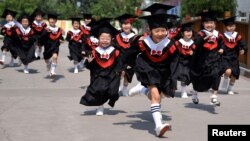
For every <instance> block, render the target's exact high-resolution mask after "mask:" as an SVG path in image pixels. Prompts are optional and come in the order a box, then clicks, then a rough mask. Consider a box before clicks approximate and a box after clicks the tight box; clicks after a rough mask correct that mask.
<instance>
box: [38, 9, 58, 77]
mask: <svg viewBox="0 0 250 141" xmlns="http://www.w3.org/2000/svg"><path fill="white" fill-rule="evenodd" d="M57 17H58V14H52V13H51V14H48V21H49V25H48V27H47V28H46V30H45V31H44V32H43V33H42V35H41V37H40V39H39V44H40V45H44V52H43V56H44V60H45V63H46V65H47V70H48V71H50V76H54V75H55V74H56V72H55V69H56V65H57V58H58V54H59V46H60V44H61V43H62V42H63V36H62V34H63V30H62V29H61V28H60V27H58V26H56V22H57ZM50 59H51V60H50Z"/></svg>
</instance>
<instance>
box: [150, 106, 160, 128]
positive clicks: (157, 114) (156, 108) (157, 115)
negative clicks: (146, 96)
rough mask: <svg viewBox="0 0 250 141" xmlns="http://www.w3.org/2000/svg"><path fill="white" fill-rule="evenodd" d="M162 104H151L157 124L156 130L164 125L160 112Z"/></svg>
mask: <svg viewBox="0 0 250 141" xmlns="http://www.w3.org/2000/svg"><path fill="white" fill-rule="evenodd" d="M160 108H161V107H160V104H158V103H156V104H151V112H152V116H153V119H154V122H155V128H157V127H160V126H161V125H162V115H161V112H160Z"/></svg>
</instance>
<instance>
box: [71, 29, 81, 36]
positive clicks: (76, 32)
mask: <svg viewBox="0 0 250 141" xmlns="http://www.w3.org/2000/svg"><path fill="white" fill-rule="evenodd" d="M70 31H71V32H72V33H73V35H78V34H79V33H80V32H81V30H80V29H77V30H75V29H71V30H70Z"/></svg>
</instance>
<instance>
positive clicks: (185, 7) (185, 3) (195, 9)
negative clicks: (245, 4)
mask: <svg viewBox="0 0 250 141" xmlns="http://www.w3.org/2000/svg"><path fill="white" fill-rule="evenodd" d="M236 8H237V0H182V2H181V15H182V17H184V16H185V15H190V16H196V14H197V13H199V12H201V11H202V10H204V9H210V10H214V11H217V12H218V16H219V17H223V14H224V12H225V11H231V13H232V15H235V12H236Z"/></svg>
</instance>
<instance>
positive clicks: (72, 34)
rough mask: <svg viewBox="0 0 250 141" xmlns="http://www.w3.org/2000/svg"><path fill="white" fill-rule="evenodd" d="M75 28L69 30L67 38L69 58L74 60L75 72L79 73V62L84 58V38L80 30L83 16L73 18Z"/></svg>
mask: <svg viewBox="0 0 250 141" xmlns="http://www.w3.org/2000/svg"><path fill="white" fill-rule="evenodd" d="M71 20H72V25H73V29H71V30H70V31H68V33H67V36H66V40H67V41H68V42H69V53H70V56H69V59H70V60H73V61H74V73H78V67H79V62H81V60H82V38H83V32H82V31H81V30H80V25H81V23H80V20H81V18H71Z"/></svg>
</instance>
